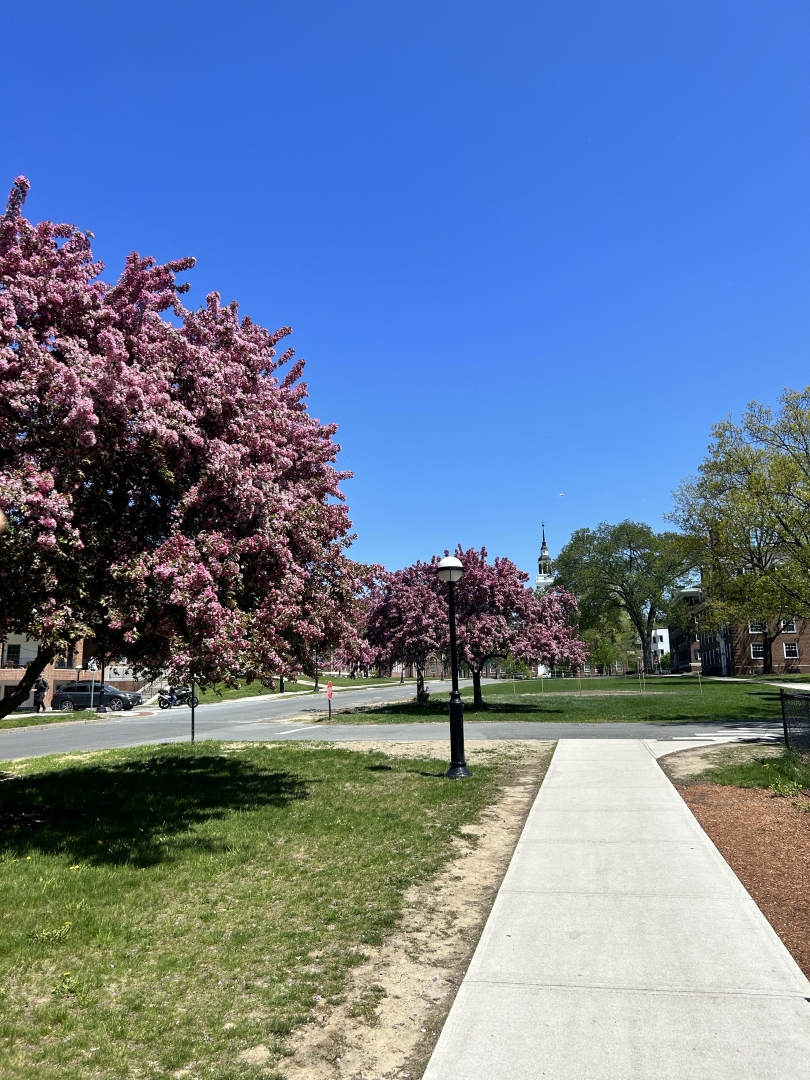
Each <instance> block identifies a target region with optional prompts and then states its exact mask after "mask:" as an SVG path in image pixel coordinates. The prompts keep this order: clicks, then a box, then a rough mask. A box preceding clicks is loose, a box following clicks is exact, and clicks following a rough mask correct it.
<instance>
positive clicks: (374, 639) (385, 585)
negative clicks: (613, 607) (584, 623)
mask: <svg viewBox="0 0 810 1080" xmlns="http://www.w3.org/2000/svg"><path fill="white" fill-rule="evenodd" d="M445 554H449V553H448V552H445ZM455 554H456V556H457V558H459V559H460V560H461V562H462V563H463V565H464V576H463V577H462V579H461V581H460V582H459V583H458V584H457V585H456V621H457V629H458V648H459V658H460V660H461V661H463V662H464V663H465V664H466V665H467V666H468V667H469V668H470V670H471V672H472V677H473V703H474V705H475V707H476V708H484V698H483V695H482V693H481V672H482V670H483V668H484V666H485V665H486V663H487V662H488V661H490V660H496V659H505V658H506V657H507V656H509V655H512V656H514V657H516V658H517V659H519V660H525V661H527V662H529V663H535V662H542V663H546V664H560V663H563V662H565V661H568V662H569V663H570V664H571V665H572V666H573V667H578V666H580V665H581V664H582V663H583V662H584V660H585V655H586V653H585V645H584V643H583V642H582V641H580V639H579V637H578V635H577V631H576V627H575V626H574V625H573V622H572V620H573V618H574V616H575V614H576V611H577V602H576V598H575V597H574V596H572V595H571V594H570V593H566V592H563V591H555V592H553V593H547V594H546V595H545V596H542V597H538V596H536V595H535V594H534V592H533V591H532V590H531V589H530V588H527V587H526V583H527V582H528V580H529V576H528V574H525V573H524V572H523V571H522V570H519V569H518V568H517V567H516V566H515V564H514V563H513V562H511V561H510V560H509V559H495V560H494V562H492V563H490V562H488V561H487V551H486V549H485V548H481V549H480V551H478V550H476V549H474V548H470V549H469V550H467V551H465V550H464V549H463V548H461V547H460V546H459V547H458V548H457V549H456V552H455ZM438 561H439V559H438V556H434V557H433V559H432V560H431V562H429V563H425V562H416V563H414V564H413V566H408V567H406V568H405V569H404V570H397V571H395V572H394V573H388V574H382V575H381V576H380V578H379V580H378V583H377V585H376V587H375V588H374V590H373V591H372V593H371V597H370V612H369V615H368V620H367V625H366V630H365V635H366V638H367V640H368V642H369V643H370V644H371V645H372V646H373V647H374V648H376V650H377V656H378V659H379V660H380V662H386V663H394V662H396V661H399V662H401V663H403V664H412V665H413V666H414V667H415V668H416V673H417V700H418V701H420V702H424V701H426V700H427V693H426V691H425V668H426V667H427V661H428V658H429V656H430V655H431V654H438V653H441V652H443V651H445V652H446V651H447V649H448V648H449V627H448V603H447V587H446V586H445V585H443V584H442V583H441V581H439V578H438V575H437V573H436V564H437V563H438Z"/></svg>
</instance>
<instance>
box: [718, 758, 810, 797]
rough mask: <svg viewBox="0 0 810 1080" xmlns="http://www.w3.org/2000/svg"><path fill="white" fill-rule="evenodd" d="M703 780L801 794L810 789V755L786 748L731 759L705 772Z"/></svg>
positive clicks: (781, 792) (779, 793) (725, 784)
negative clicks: (776, 753) (774, 753)
mask: <svg viewBox="0 0 810 1080" xmlns="http://www.w3.org/2000/svg"><path fill="white" fill-rule="evenodd" d="M729 758H731V755H730V754H729ZM700 781H701V782H702V783H707V784H723V785H724V786H731V787H741V788H765V790H767V791H771V792H773V794H774V795H798V794H799V793H800V792H802V791H808V790H810V759H808V758H806V757H803V756H802V755H801V754H793V753H791V752H790V751H789V750H783V751H782V753H781V754H780V755H779V756H778V757H771V756H767V757H765V756H762V757H755V758H754V759H753V760H750V761H734V760H733V759H731V760H729V761H728V763H723V764H720V765H719V766H717V767H716V768H712V769H708V770H707V771H706V772H703V773H701V774H700Z"/></svg>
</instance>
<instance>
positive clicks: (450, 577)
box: [436, 555, 464, 582]
mask: <svg viewBox="0 0 810 1080" xmlns="http://www.w3.org/2000/svg"><path fill="white" fill-rule="evenodd" d="M436 572H437V573H438V575H439V577H440V578H441V579H442V581H448V582H450V581H452V582H456V581H460V580H461V578H462V577H463V576H464V567H463V565H462V563H461V561H460V560H459V559H457V558H456V557H455V556H454V555H448V556H447V557H446V558H444V559H442V560H441V562H440V563H439V565H438V566H437V567H436Z"/></svg>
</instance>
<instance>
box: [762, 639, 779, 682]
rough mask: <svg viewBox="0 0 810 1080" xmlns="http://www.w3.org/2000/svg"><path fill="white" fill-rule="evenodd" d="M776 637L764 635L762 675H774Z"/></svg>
mask: <svg viewBox="0 0 810 1080" xmlns="http://www.w3.org/2000/svg"><path fill="white" fill-rule="evenodd" d="M774 641H776V638H775V637H769V636H768V635H767V634H763V635H762V674H763V675H773V643H774Z"/></svg>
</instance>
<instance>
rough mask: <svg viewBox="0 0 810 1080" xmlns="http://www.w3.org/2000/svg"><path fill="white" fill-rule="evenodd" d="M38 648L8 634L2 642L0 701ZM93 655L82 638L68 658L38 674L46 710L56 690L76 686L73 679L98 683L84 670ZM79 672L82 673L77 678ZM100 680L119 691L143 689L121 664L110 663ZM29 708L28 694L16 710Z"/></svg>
mask: <svg viewBox="0 0 810 1080" xmlns="http://www.w3.org/2000/svg"><path fill="white" fill-rule="evenodd" d="M38 644H39V643H38V642H36V641H32V640H31V639H30V638H27V637H25V636H24V635H22V634H9V635H8V637H7V638H6V639H5V640H4V641H2V642H0V697H5V696H6V695H7V694H8V693H9V691H10V690H13V689H15V688H16V686H17V685H18V683H19V681H20V679H21V678H22V676H23V670H24V669H25V668H27V667H28V665H29V664H30V663H31V661H32V660H33V659H34V657H35V656H36V655H37V647H38ZM95 653H96V647H95V642H94V641H93V639H92V638H84V639H82V640H81V641H79V642H78V643H77V644H76V645H75V646H74V647H73V649H72V650H71V654H70V656H67V655H66V656H61V657H57V658H56V659H55V660H54V661H53V663H51V664H48V666H47V667H46V668H45V670H44V671H43V672H42V676H43V678H44V679H45V680H46V682H47V683H48V687H49V689H48V693H47V694H46V696H45V706H46V708H50V705H51V698H52V697H53V695H54V694H55V693H56V691H57V690H58V689H59V687H60V686H64V685H65V684H66V683H73V682H76V681H77V679H81V680H88V681H89V680H90V679H93V678H94V679H96V681H97V680H98V678H99V676H100V674H101V673H100V672H97V673H95V674H91V672H90V671H88V670H87V665H88V664H89V663H90V662H91V661H92V660H93V659H94V657H95ZM79 668H81V669H82V670H81V672H80V673H79V674H77V670H78V669H79ZM104 679H105V682H107V683H110V684H111V685H113V686H115V687H117V688H118V689H119V690H140V688H141V686H142V685H143V679H136V678H135V677H134V675H133V673H132V671H131V670H130V669H129V667H127V665H126V663H121V662H119V663H115V662H110V663H109V664H108V665H107V667H106V670H105V672H104ZM33 707H34V695H33V692H32V693H31V694H30V695H29V697H28V700H27V701H25V702H23V704H22V705H21V706H20V708H21V709H32V708H33Z"/></svg>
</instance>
